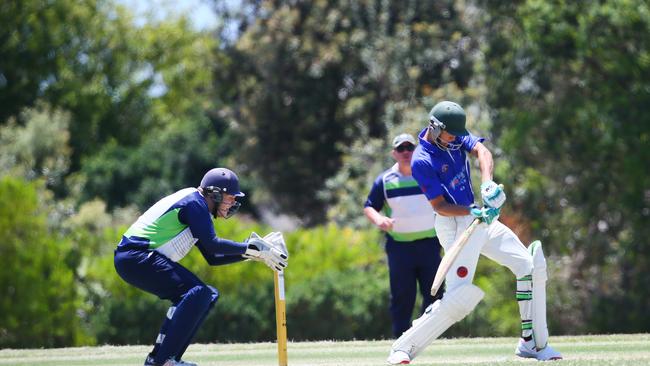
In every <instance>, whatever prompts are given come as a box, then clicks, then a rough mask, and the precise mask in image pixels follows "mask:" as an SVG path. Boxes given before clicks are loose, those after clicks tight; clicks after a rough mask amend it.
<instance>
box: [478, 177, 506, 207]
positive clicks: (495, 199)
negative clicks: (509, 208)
mask: <svg viewBox="0 0 650 366" xmlns="http://www.w3.org/2000/svg"><path fill="white" fill-rule="evenodd" d="M481 198H483V204H484V205H485V206H488V207H493V208H496V209H500V208H501V206H503V203H504V202H506V193H505V192H504V191H503V184H496V183H495V182H494V181H491V180H489V181H487V182H483V184H481Z"/></svg>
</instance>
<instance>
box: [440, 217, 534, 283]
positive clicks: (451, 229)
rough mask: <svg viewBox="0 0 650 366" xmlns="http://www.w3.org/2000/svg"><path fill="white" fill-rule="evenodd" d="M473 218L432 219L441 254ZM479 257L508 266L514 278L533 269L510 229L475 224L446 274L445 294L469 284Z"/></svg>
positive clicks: (524, 250)
mask: <svg viewBox="0 0 650 366" xmlns="http://www.w3.org/2000/svg"><path fill="white" fill-rule="evenodd" d="M473 219H474V217H473V216H471V215H468V216H453V217H449V216H442V215H438V216H437V217H436V233H437V234H438V238H439V239H440V244H441V245H442V247H443V248H444V249H445V251H447V250H448V249H449V247H450V246H451V245H452V244H453V243H454V240H455V239H456V238H457V237H458V236H460V234H461V233H462V232H463V231H465V229H466V228H467V227H468V226H469V224H470V223H471V222H472V220H473ZM479 254H483V255H484V256H486V257H488V258H490V259H492V260H493V261H495V262H497V263H499V264H500V265H502V266H506V267H508V269H510V271H512V273H514V275H515V276H516V277H517V278H519V277H523V276H527V275H529V274H530V273H531V271H532V269H533V258H532V256H531V255H530V253H529V252H528V250H527V249H526V247H525V246H524V245H523V244H522V243H521V241H520V240H519V238H517V235H515V233H513V232H512V230H510V229H509V228H508V227H507V226H505V225H504V224H502V223H501V222H499V221H494V222H493V223H492V224H491V225H489V226H488V225H487V224H479V226H478V227H477V228H476V230H474V233H473V234H472V236H470V238H469V240H468V242H467V244H466V245H465V247H464V248H463V250H462V251H461V252H460V254H459V255H458V258H457V259H456V262H455V263H454V264H453V266H452V267H451V269H450V270H449V273H447V277H446V278H445V280H446V286H447V287H446V291H447V292H449V291H451V290H453V289H455V288H457V287H459V286H460V285H462V284H465V283H472V279H473V278H474V273H475V272H476V265H477V263H478V257H479Z"/></svg>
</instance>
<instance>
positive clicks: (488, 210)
mask: <svg viewBox="0 0 650 366" xmlns="http://www.w3.org/2000/svg"><path fill="white" fill-rule="evenodd" d="M470 213H471V214H472V216H474V217H477V218H478V219H480V220H481V221H482V222H484V223H486V224H488V225H490V224H491V223H492V221H494V220H497V219H498V218H499V213H500V210H499V209H498V208H494V207H487V206H484V207H481V208H479V207H473V208H472V209H471V210H470Z"/></svg>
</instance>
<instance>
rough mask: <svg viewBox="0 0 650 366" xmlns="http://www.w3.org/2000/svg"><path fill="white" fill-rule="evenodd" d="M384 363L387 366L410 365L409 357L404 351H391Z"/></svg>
mask: <svg viewBox="0 0 650 366" xmlns="http://www.w3.org/2000/svg"><path fill="white" fill-rule="evenodd" d="M386 362H388V364H389V365H408V364H410V363H411V356H409V355H408V353H406V352H404V351H393V350H391V351H390V355H388V359H387V360H386Z"/></svg>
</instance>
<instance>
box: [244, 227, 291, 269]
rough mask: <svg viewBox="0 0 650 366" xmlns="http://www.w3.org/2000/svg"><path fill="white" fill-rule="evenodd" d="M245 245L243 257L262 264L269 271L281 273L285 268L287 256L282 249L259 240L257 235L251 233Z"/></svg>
mask: <svg viewBox="0 0 650 366" xmlns="http://www.w3.org/2000/svg"><path fill="white" fill-rule="evenodd" d="M246 244H248V248H247V249H246V252H245V253H244V257H246V258H249V259H252V260H256V261H260V262H264V263H265V264H266V265H267V266H269V267H271V269H273V270H275V271H278V272H282V270H284V268H286V267H287V259H288V258H289V255H288V254H287V253H285V252H284V251H283V250H282V248H280V247H277V246H275V245H274V244H272V243H270V242H268V241H266V240H264V238H261V237H260V236H259V235H257V233H254V232H253V233H251V235H250V237H249V238H248V240H247V241H246Z"/></svg>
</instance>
